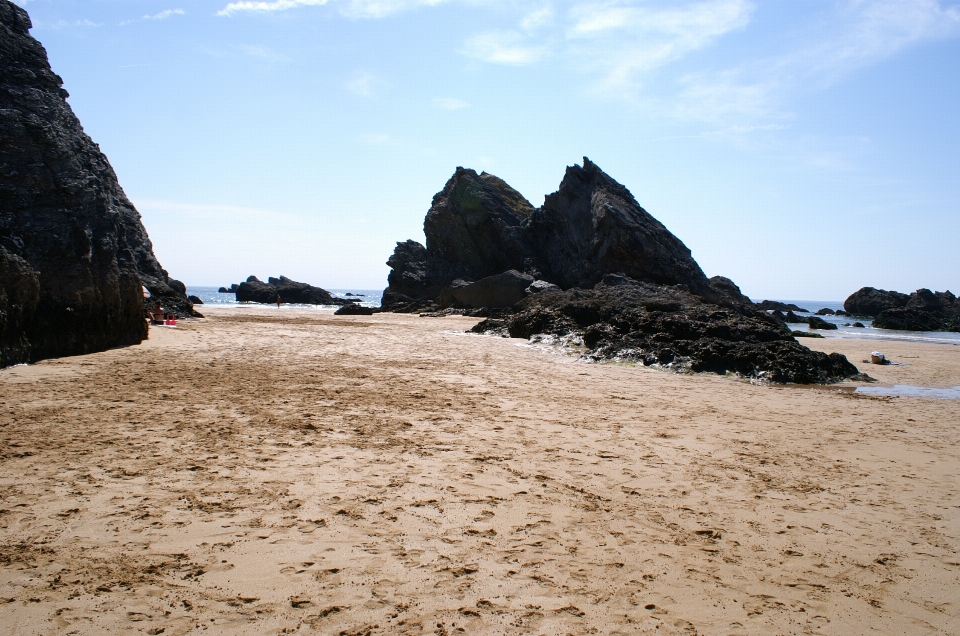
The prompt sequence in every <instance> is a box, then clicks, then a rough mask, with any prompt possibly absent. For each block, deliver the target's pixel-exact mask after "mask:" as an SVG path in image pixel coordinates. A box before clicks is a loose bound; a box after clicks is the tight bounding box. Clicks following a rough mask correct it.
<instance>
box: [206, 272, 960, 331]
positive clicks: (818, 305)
mask: <svg viewBox="0 0 960 636" xmlns="http://www.w3.org/2000/svg"><path fill="white" fill-rule="evenodd" d="M218 289H219V288H218V287H194V286H190V287H187V294H189V295H191V296H196V297H198V298H199V299H200V300H202V301H203V304H204V305H213V306H218V307H259V306H262V305H260V303H249V302H247V303H238V302H237V298H236V296H235V295H234V294H221V293H219V292H218V291H217V290H218ZM327 291H329V292H330V293H331V294H332V295H333V296H336V297H337V298H355V299H357V300H359V301H360V303H359V304H360V305H362V306H364V307H379V306H380V299H381V297H382V296H383V290H382V289H328V290H327ZM751 300H753V301H754V302H760V300H759V299H755V298H754V299H751ZM778 302H782V303H789V304H793V305H796V306H798V307H802V308H803V309H808V310H810V311H808V312H799V311H798V312H794V313H796V314H797V315H798V316H800V317H801V318H805V317H807V316H814V315H816V312H817V311H818V310H819V309H823V308H826V309H832V310H834V311H836V310H838V309H843V301H842V300H778ZM280 308H281V309H284V308H286V309H334V308H336V305H298V304H284V305H281V307H280ZM820 318H823V319H824V320H826V321H827V322H830V323H833V324H835V325H836V326H837V329H836V330H832V329H830V330H819V331H817V333H819V334H821V335H822V336H823V337H824V338H863V339H867V340H878V341H882V340H901V341H905V342H929V343H935V344H951V345H960V333H954V332H946V331H893V330H890V329H877V328H876V327H874V326H873V321H872V320H870V319H869V318H857V317H854V316H820ZM854 322H859V323H860V324H862V325H863V327H862V328H861V327H854V326H853V323H854ZM789 327H790V329H791V330H793V331H810V330H811V329H810V327H809V325H807V324H806V323H803V324H795V325H789Z"/></svg>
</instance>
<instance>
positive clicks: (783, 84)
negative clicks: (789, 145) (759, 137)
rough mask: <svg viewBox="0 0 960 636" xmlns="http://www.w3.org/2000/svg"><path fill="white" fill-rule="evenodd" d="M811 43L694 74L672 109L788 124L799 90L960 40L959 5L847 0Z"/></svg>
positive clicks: (823, 20) (684, 80)
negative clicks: (920, 47)
mask: <svg viewBox="0 0 960 636" xmlns="http://www.w3.org/2000/svg"><path fill="white" fill-rule="evenodd" d="M816 25H817V27H818V28H817V29H816V31H814V30H813V29H811V32H809V33H808V37H806V38H805V39H804V42H805V44H804V45H803V46H800V47H798V48H796V49H794V50H790V51H786V52H784V53H782V54H780V55H772V56H769V57H767V58H758V59H748V60H744V61H742V62H741V63H740V64H739V65H737V66H734V67H732V68H727V69H720V70H709V71H702V72H697V73H688V74H686V75H684V76H683V77H681V78H680V79H679V80H678V83H677V86H678V89H679V92H678V93H677V94H676V95H675V96H674V99H673V100H672V103H671V105H670V108H671V109H672V110H673V112H674V114H676V115H678V116H680V117H683V118H692V119H703V120H720V119H724V118H730V117H744V116H746V117H749V118H766V119H770V118H774V119H780V120H782V119H784V118H789V117H790V116H791V113H790V112H789V109H788V108H785V107H784V104H785V103H789V102H790V97H791V96H792V95H794V94H796V93H797V92H799V91H809V90H817V89H821V88H824V87H827V86H830V85H832V84H835V83H837V82H839V81H841V80H842V79H843V78H844V77H846V76H848V75H849V74H850V73H852V72H855V71H856V70H858V69H860V68H863V67H866V66H870V65H873V64H876V63H879V62H881V61H883V60H884V59H887V58H889V57H891V56H893V55H895V54H897V53H899V52H900V51H902V50H905V49H908V48H910V47H912V46H915V45H917V44H920V43H923V42H928V41H933V40H937V39H943V38H949V37H957V36H960V7H958V6H957V5H954V6H949V7H944V6H941V4H940V2H938V0H845V1H844V2H843V3H842V4H839V5H836V6H835V7H834V8H833V9H832V10H831V11H830V12H828V13H826V14H824V15H821V16H820V19H819V20H818V21H817V22H816Z"/></svg>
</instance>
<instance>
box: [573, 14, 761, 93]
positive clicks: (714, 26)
mask: <svg viewBox="0 0 960 636" xmlns="http://www.w3.org/2000/svg"><path fill="white" fill-rule="evenodd" d="M752 11H753V4H752V3H751V2H748V0H708V1H707V2H699V3H694V4H687V5H686V6H679V7H677V6H669V7H667V8H658V7H655V6H645V5H641V6H610V5H586V6H582V7H575V8H574V9H573V10H572V11H571V14H570V15H571V18H572V21H573V24H572V25H571V26H570V28H569V29H568V31H567V34H566V35H567V39H568V41H569V46H570V50H571V52H573V53H574V55H575V57H576V58H578V59H580V60H583V63H584V64H585V65H586V66H588V67H592V68H593V69H596V70H597V71H599V72H600V73H602V75H603V80H602V86H604V87H606V88H607V89H612V90H614V91H622V90H623V89H624V88H629V87H635V86H636V84H637V82H638V76H639V75H640V74H642V73H644V72H647V71H650V70H653V69H656V68H658V67H661V66H663V65H665V64H668V63H670V62H673V61H676V60H678V59H680V58H682V57H684V56H686V55H688V54H689V53H691V52H693V51H696V50H698V49H703V48H705V47H707V46H709V45H711V44H713V43H714V42H716V41H717V40H718V39H719V38H721V37H722V36H724V35H726V34H728V33H730V32H731V31H734V30H736V29H740V28H743V27H745V26H746V25H747V24H749V22H750V15H751V13H752Z"/></svg>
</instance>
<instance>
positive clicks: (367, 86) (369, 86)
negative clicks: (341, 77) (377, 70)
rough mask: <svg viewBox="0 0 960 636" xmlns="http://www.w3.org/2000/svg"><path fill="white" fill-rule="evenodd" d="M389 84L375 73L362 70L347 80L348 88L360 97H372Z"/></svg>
mask: <svg viewBox="0 0 960 636" xmlns="http://www.w3.org/2000/svg"><path fill="white" fill-rule="evenodd" d="M386 86H387V82H386V81H384V80H383V79H382V78H380V77H378V76H376V75H374V74H373V73H367V72H361V73H357V74H356V75H354V77H353V78H352V79H351V80H350V81H348V82H347V90H348V91H350V92H351V93H353V94H354V95H359V96H360V97H372V96H373V95H374V94H376V93H377V92H378V91H380V90H382V89H383V88H385V87H386Z"/></svg>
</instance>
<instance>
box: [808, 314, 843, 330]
mask: <svg viewBox="0 0 960 636" xmlns="http://www.w3.org/2000/svg"><path fill="white" fill-rule="evenodd" d="M806 323H807V324H808V325H810V328H811V329H826V330H828V331H829V330H831V329H836V328H837V326H836V325H835V324H833V323H832V322H827V321H826V320H824V319H823V318H818V317H817V316H810V317H809V318H807V320H806Z"/></svg>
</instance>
